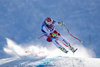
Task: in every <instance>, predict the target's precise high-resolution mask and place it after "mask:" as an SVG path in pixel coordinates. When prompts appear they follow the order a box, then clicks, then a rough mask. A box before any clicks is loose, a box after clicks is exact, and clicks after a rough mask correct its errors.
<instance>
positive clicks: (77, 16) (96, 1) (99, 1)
mask: <svg viewBox="0 0 100 67" xmlns="http://www.w3.org/2000/svg"><path fill="white" fill-rule="evenodd" d="M99 12H100V0H0V58H4V57H8V56H7V55H6V53H5V52H4V51H3V48H4V47H5V46H6V45H7V42H6V38H9V39H11V40H13V41H15V42H16V43H17V44H19V45H20V44H21V45H22V46H24V44H26V43H35V44H38V43H41V45H40V46H44V47H45V46H48V45H49V44H50V43H47V42H46V41H44V39H42V38H41V39H40V40H36V38H37V37H39V36H41V35H42V32H41V24H42V22H43V21H44V19H45V18H46V17H52V18H53V19H54V20H55V21H63V22H64V23H65V24H66V25H67V27H68V29H69V30H70V32H71V33H72V34H73V35H75V36H76V37H78V38H79V39H81V40H82V41H83V46H85V47H86V48H89V49H92V50H93V51H94V52H95V54H96V57H97V58H100V51H99V50H100V49H99V47H100V13H99ZM56 29H57V30H58V31H59V32H60V33H61V34H62V35H63V36H65V37H66V38H67V39H68V40H69V42H72V41H73V43H75V44H77V43H79V42H78V41H77V40H75V39H73V38H71V37H70V36H69V35H68V33H67V31H66V29H65V28H64V27H63V26H57V27H56Z"/></svg>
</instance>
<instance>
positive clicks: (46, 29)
mask: <svg viewBox="0 0 100 67" xmlns="http://www.w3.org/2000/svg"><path fill="white" fill-rule="evenodd" d="M63 24H64V23H63V22H56V21H55V20H53V19H52V18H50V17H47V18H46V19H45V20H44V22H43V24H42V27H41V31H42V32H43V34H44V35H45V39H46V41H48V42H53V44H54V45H55V46H56V47H57V48H59V49H60V50H61V51H63V52H64V53H67V52H68V51H67V50H66V49H65V48H64V47H62V46H61V45H60V44H59V42H58V40H59V41H61V42H62V43H63V44H64V45H65V46H66V47H68V48H69V49H70V50H71V51H72V52H73V53H74V52H75V51H76V50H77V49H74V48H73V47H72V46H71V45H70V43H69V42H68V41H67V40H65V39H64V38H63V37H62V36H61V34H60V33H58V32H57V31H56V30H55V25H63Z"/></svg>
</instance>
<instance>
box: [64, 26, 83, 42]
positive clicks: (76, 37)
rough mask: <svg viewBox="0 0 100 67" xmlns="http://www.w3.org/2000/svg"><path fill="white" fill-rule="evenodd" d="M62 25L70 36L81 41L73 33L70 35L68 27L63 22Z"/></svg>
mask: <svg viewBox="0 0 100 67" xmlns="http://www.w3.org/2000/svg"><path fill="white" fill-rule="evenodd" d="M63 26H64V27H65V28H66V30H67V31H68V33H69V34H70V36H72V37H73V38H75V39H77V40H78V41H80V42H81V43H82V41H81V40H80V39H78V38H77V37H75V36H74V35H72V34H71V33H70V31H69V29H68V28H67V26H66V25H65V24H63Z"/></svg>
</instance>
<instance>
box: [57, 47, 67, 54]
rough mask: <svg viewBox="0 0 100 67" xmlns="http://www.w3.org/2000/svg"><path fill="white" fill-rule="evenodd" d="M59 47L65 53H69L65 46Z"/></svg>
mask: <svg viewBox="0 0 100 67" xmlns="http://www.w3.org/2000/svg"><path fill="white" fill-rule="evenodd" d="M59 49H60V50H61V51H63V52H64V53H67V52H68V51H67V50H66V49H65V48H64V47H59Z"/></svg>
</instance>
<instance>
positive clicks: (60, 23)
mask: <svg viewBox="0 0 100 67" xmlns="http://www.w3.org/2000/svg"><path fill="white" fill-rule="evenodd" d="M54 24H55V25H63V22H57V21H54Z"/></svg>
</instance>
